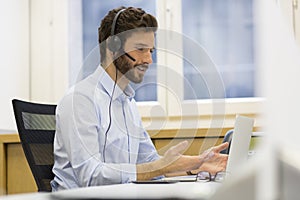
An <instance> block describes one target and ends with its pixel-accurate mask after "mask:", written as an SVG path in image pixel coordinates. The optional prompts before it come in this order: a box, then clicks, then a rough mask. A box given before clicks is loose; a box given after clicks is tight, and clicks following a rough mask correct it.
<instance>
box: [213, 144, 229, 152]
mask: <svg viewBox="0 0 300 200" xmlns="http://www.w3.org/2000/svg"><path fill="white" fill-rule="evenodd" d="M228 146H229V143H228V142H224V143H222V144H220V145H218V146H215V147H213V151H214V152H216V153H219V152H220V151H222V150H224V149H227V148H228Z"/></svg>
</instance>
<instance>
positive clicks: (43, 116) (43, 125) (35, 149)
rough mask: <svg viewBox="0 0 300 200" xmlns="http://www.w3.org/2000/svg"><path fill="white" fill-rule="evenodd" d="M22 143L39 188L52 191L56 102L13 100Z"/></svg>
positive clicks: (39, 189)
mask: <svg viewBox="0 0 300 200" xmlns="http://www.w3.org/2000/svg"><path fill="white" fill-rule="evenodd" d="M12 104H13V110H14V114H15V119H16V124H17V128H18V132H19V136H20V140H21V144H22V147H23V150H24V153H25V156H26V159H27V162H28V164H29V167H30V169H31V172H32V174H33V177H34V179H35V182H36V184H37V187H38V191H39V192H41V191H43V192H51V186H50V181H51V180H52V179H53V178H54V174H53V173H52V167H53V163H54V158H53V157H54V156H53V140H54V134H55V109H56V105H48V104H38V103H31V102H25V101H21V100H17V99H14V100H12Z"/></svg>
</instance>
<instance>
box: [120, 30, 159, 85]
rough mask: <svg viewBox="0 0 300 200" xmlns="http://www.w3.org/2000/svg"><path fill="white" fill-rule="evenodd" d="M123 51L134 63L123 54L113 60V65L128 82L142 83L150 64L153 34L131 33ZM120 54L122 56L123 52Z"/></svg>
mask: <svg viewBox="0 0 300 200" xmlns="http://www.w3.org/2000/svg"><path fill="white" fill-rule="evenodd" d="M123 49H124V51H125V52H126V53H127V54H129V55H130V56H131V57H132V58H134V59H135V61H133V60H132V59H130V58H129V57H128V56H126V55H125V54H124V55H122V56H120V57H118V58H117V59H115V60H114V65H115V66H116V67H117V69H118V70H119V71H120V72H121V73H122V74H124V76H125V77H126V78H127V79H128V80H130V81H132V82H134V83H140V82H142V80H143V78H144V75H145V73H146V71H147V69H148V66H149V64H151V63H152V51H153V49H154V33H153V32H151V31H150V32H143V31H139V32H134V33H132V34H131V36H130V37H128V38H127V40H126V42H125V44H124V47H123ZM120 53H121V54H123V53H124V52H120Z"/></svg>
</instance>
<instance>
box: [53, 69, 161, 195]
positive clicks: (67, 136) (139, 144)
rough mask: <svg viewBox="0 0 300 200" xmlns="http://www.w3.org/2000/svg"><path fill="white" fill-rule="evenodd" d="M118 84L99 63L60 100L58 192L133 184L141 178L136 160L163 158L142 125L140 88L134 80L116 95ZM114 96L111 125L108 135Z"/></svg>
mask: <svg viewBox="0 0 300 200" xmlns="http://www.w3.org/2000/svg"><path fill="white" fill-rule="evenodd" d="M113 86H114V81H113V80H112V79H111V78H110V76H109V75H108V74H107V73H106V72H105V71H104V69H103V68H102V67H101V66H99V67H98V68H97V70H96V71H95V72H94V73H93V74H92V75H90V76H88V77H87V78H86V79H84V80H82V81H81V82H79V83H78V84H76V85H75V86H74V87H72V88H71V89H70V91H69V92H68V93H67V94H66V95H65V97H64V98H63V99H62V100H61V101H60V103H59V104H58V106H57V109H56V133H55V139H54V160H55V162H54V167H53V173H54V174H55V178H54V180H53V181H52V182H51V186H52V189H53V191H57V190H61V189H70V188H77V187H87V186H96V185H106V184H118V183H128V182H130V181H133V180H136V164H139V163H145V162H151V161H154V160H157V159H159V155H158V154H157V151H156V149H155V147H154V145H153V143H152V141H151V139H150V137H149V135H148V133H147V132H146V131H145V130H144V128H143V127H142V123H141V118H140V116H139V113H138V110H137V106H136V102H135V100H134V99H133V97H134V90H133V89H132V88H131V87H130V86H129V85H128V86H127V88H126V89H125V90H124V92H123V91H122V90H121V89H120V88H119V87H118V86H117V85H116V88H115V91H114V95H113V97H112V98H111V94H112V91H113ZM111 100H112V101H111ZM110 101H111V103H112V105H111V127H110V129H109V131H108V133H107V137H105V132H106V131H107V129H108V126H109V121H110V120H109V118H110V115H109V103H110ZM105 140H106V147H105V149H104V146H105ZM103 154H105V161H104V155H103Z"/></svg>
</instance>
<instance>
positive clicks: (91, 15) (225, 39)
mask: <svg viewBox="0 0 300 200" xmlns="http://www.w3.org/2000/svg"><path fill="white" fill-rule="evenodd" d="M273 1H274V2H276V5H277V6H278V7H279V8H280V11H281V15H282V18H283V21H284V25H285V26H284V29H286V31H287V32H288V34H290V37H291V38H294V40H295V41H294V42H295V44H296V46H297V47H298V48H299V45H300V11H299V5H298V7H296V6H295V2H298V1H297V0H273ZM121 5H124V6H131V5H132V6H135V7H141V8H143V9H144V10H146V11H147V12H150V13H152V14H153V15H155V16H156V17H157V19H158V22H159V28H160V29H162V30H169V31H171V32H170V34H172V33H173V32H174V33H175V34H176V33H179V34H180V35H182V38H186V40H189V41H191V42H192V43H193V44H197V45H198V47H199V48H201V49H202V50H203V52H205V53H206V56H208V57H209V59H210V61H211V63H212V64H213V67H214V69H215V71H214V73H217V74H218V75H217V77H218V78H220V80H221V82H219V81H215V84H220V83H222V85H221V86H222V87H223V89H224V90H223V93H222V94H221V95H216V96H214V93H212V92H211V91H210V88H211V87H214V85H210V86H208V85H207V83H214V81H209V79H210V78H211V79H214V78H215V74H213V75H212V74H210V73H212V72H211V71H209V70H208V71H205V70H204V71H201V70H200V72H199V70H198V69H197V68H196V67H195V66H194V65H192V64H191V63H189V62H188V60H187V59H185V58H186V57H192V58H193V56H196V57H197V56H198V55H194V54H193V50H192V49H189V47H188V46H185V44H184V43H183V41H184V40H176V41H172V37H170V38H160V39H159V40H157V41H156V42H157V44H156V45H157V47H160V45H161V44H160V43H159V42H160V41H164V40H165V41H168V42H170V44H172V43H178V45H179V46H180V47H181V54H180V56H176V55H173V54H172V53H168V52H164V51H160V49H159V48H157V51H156V52H155V53H154V55H153V59H154V63H155V64H154V65H153V66H151V67H150V70H148V72H147V75H146V77H145V81H144V83H142V84H141V85H133V87H135V88H136V90H137V93H136V100H137V101H138V106H139V110H140V113H141V117H142V119H143V123H144V126H145V128H146V129H147V130H149V131H150V132H151V130H152V131H158V130H178V129H197V128H203V129H210V128H224V127H225V128H232V127H233V125H234V120H235V115H236V114H242V115H247V116H250V117H254V118H255V128H256V129H257V130H263V128H264V127H265V123H266V124H267V125H269V124H271V123H272V122H268V120H266V121H265V120H264V119H263V116H264V112H265V108H264V104H265V102H267V103H268V101H267V100H266V96H268V94H274V93H276V92H274V90H275V91H276V90H277V88H272V87H271V86H270V85H268V84H266V85H264V81H265V79H267V80H269V77H264V76H273V74H272V73H270V72H272V71H271V70H270V69H267V70H264V69H263V70H262V69H260V68H258V67H261V65H258V62H257V58H258V57H259V55H257V53H258V51H257V49H259V44H258V43H257V41H258V39H257V26H258V25H257V24H256V22H257V21H260V19H259V17H260V16H258V15H255V13H256V10H255V9H257V7H256V6H254V1H252V0H239V1H236V0H223V1H219V0H163V1H160V0H156V1H155V0H153V1H146V0H133V1H125V0H122V1H108V0H107V1H102V0H101V1H100V0H43V1H40V0H9V1H8V0H1V6H0V11H1V13H2V14H1V15H2V17H1V19H0V22H1V33H0V34H1V37H0V38H1V45H0V55H1V75H0V76H1V79H0V83H1V84H0V88H1V99H0V108H1V109H0V110H1V113H0V129H1V130H12V131H16V125H15V121H14V116H13V110H12V105H11V100H12V99H13V98H18V99H23V100H28V101H33V102H41V103H51V104H57V103H58V102H59V100H60V99H61V98H62V97H63V95H64V93H65V92H66V91H67V89H68V88H69V87H70V86H72V85H73V84H75V83H76V82H77V81H79V80H81V79H82V78H84V77H85V76H86V75H88V74H90V73H92V72H93V70H95V68H96V67H97V66H98V64H99V57H98V56H99V54H98V44H97V41H98V40H97V30H98V26H99V25H100V20H101V18H102V17H103V16H104V15H105V14H106V13H107V12H108V10H110V9H111V8H115V7H118V6H121ZM254 8H255V9H254ZM261 20H263V19H261ZM274 20H275V19H274ZM274 23H275V22H274ZM278 31H279V30H278ZM269 33H270V37H272V35H273V34H277V33H275V32H269ZM167 34H169V32H166V35H165V37H167V36H168V35H167ZM275 42H278V41H274V43H275ZM281 42H282V41H281ZM271 45H273V44H271ZM276 47H278V48H280V46H276ZM278 56H279V57H280V56H281V55H280V54H278ZM287 64H289V63H287ZM161 66H163V67H161ZM277 66H278V65H277ZM277 66H276V67H277ZM281 67H282V69H281V70H282V73H293V71H285V68H286V66H284V63H283V66H281ZM169 70H170V71H171V72H172V73H171V72H170V73H168V72H169ZM298 72H299V70H298ZM173 73H175V74H176V75H175V76H174V74H173ZM261 73H262V74H263V75H262V74H261ZM294 73H295V72H294ZM274 77H278V76H274ZM282 80H283V81H286V79H282ZM287 80H288V78H287ZM295 81H296V80H295ZM278 82H279V83H278V84H276V86H282V87H284V82H282V83H280V78H279V79H278ZM298 82H299V81H298ZM280 84H282V85H280ZM295 85H297V81H296V82H295V84H294V85H292V86H291V85H287V86H286V87H288V88H295ZM174 87H175V88H174ZM215 87H219V85H216V86H215ZM170 88H171V89H170ZM264 88H267V91H268V92H265V90H264ZM270 90H272V91H271V92H270ZM287 90H288V89H287ZM282 91H283V90H279V91H278V92H282ZM290 93H293V94H290ZM290 93H288V94H287V93H281V94H280V95H279V94H278V95H277V96H276V95H274V96H272V95H271V97H280V98H282V99H284V98H285V97H287V98H288V97H291V95H297V94H296V93H297V91H296V90H293V91H292V92H290ZM289 95H290V96H289ZM298 95H299V94H298ZM295 99H297V98H295ZM278 101H279V100H278ZM281 106H282V107H289V106H291V105H289V101H287V100H282V105H281ZM217 108H220V109H217ZM273 108H274V107H273ZM271 109H272V107H271ZM267 110H268V109H267ZM296 110H299V109H298V108H295V111H296ZM284 114H288V113H284ZM282 120H284V117H282ZM199 121H200V122H201V123H199ZM212 121H214V122H212ZM287 123H288V122H287ZM284 130H285V129H284ZM284 130H282V129H281V131H282V132H284ZM288 130H290V129H288ZM291 130H292V129H291Z"/></svg>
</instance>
